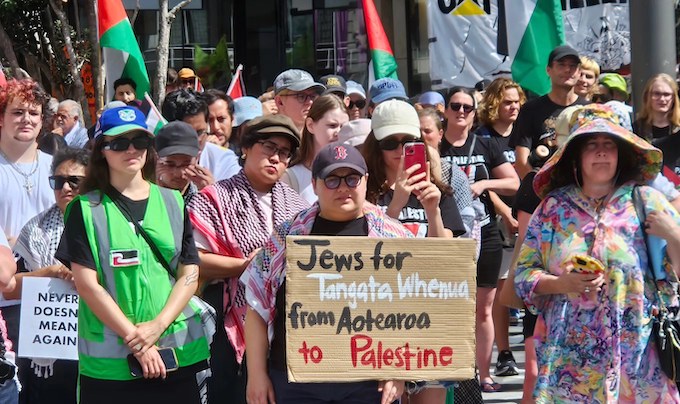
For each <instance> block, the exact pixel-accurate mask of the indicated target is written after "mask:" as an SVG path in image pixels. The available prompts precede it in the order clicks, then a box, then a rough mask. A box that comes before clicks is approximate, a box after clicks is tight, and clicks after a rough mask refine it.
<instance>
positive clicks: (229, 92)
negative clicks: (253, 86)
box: [227, 64, 243, 94]
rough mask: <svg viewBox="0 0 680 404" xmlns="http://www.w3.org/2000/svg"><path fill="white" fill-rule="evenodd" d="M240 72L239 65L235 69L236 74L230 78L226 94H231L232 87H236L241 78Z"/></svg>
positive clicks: (240, 67)
mask: <svg viewBox="0 0 680 404" xmlns="http://www.w3.org/2000/svg"><path fill="white" fill-rule="evenodd" d="M241 70H243V65H242V64H239V65H238V66H237V67H236V72H235V73H234V75H233V76H231V83H229V88H227V94H231V90H233V89H234V85H236V82H237V81H238V78H239V77H240V76H241Z"/></svg>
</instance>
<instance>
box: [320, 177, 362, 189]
mask: <svg viewBox="0 0 680 404" xmlns="http://www.w3.org/2000/svg"><path fill="white" fill-rule="evenodd" d="M343 180H344V181H345V184H347V186H348V187H349V188H356V187H358V186H359V184H360V183H361V175H360V174H347V175H345V176H344V177H339V176H337V175H329V176H328V177H326V178H324V180H323V183H324V184H326V188H328V189H338V188H339V187H340V184H341V183H342V181H343Z"/></svg>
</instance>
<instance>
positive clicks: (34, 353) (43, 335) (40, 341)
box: [18, 276, 78, 360]
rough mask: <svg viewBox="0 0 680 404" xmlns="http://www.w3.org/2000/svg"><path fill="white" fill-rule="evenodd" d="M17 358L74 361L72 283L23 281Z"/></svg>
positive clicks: (75, 330)
mask: <svg viewBox="0 0 680 404" xmlns="http://www.w3.org/2000/svg"><path fill="white" fill-rule="evenodd" d="M18 354H19V356H20V357H28V358H50V359H71V360H78V292H76V289H75V286H74V285H73V282H68V281H65V280H62V279H57V278H39V277H32V276H26V277H24V279H23V282H22V287H21V321H20V326H19V352H18Z"/></svg>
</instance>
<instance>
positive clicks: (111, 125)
mask: <svg viewBox="0 0 680 404" xmlns="http://www.w3.org/2000/svg"><path fill="white" fill-rule="evenodd" d="M134 131H140V132H144V133H146V134H147V135H149V136H150V137H153V133H151V132H150V131H149V130H148V129H147V127H146V115H144V113H143V112H142V111H140V110H138V109H137V108H135V107H130V106H125V107H117V108H111V109H107V110H105V111H104V112H102V115H101V116H100V117H99V119H98V120H97V126H96V127H95V129H94V138H95V139H98V138H99V137H101V136H120V135H124V134H126V133H129V132H134Z"/></svg>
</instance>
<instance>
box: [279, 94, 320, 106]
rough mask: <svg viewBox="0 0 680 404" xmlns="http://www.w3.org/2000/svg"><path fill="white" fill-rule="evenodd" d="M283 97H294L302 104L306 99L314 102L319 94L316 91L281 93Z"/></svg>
mask: <svg viewBox="0 0 680 404" xmlns="http://www.w3.org/2000/svg"><path fill="white" fill-rule="evenodd" d="M283 96H284V97H295V99H296V100H297V102H299V103H300V104H304V103H305V102H307V101H311V102H314V101H316V99H317V98H319V94H317V93H312V94H310V93H295V94H283Z"/></svg>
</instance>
